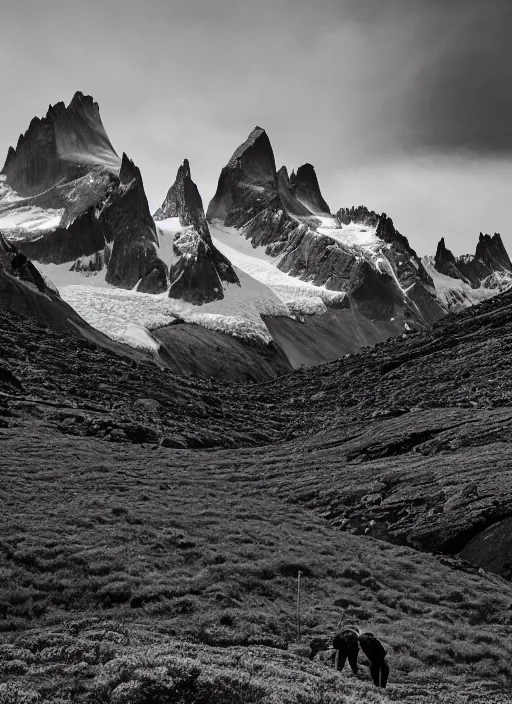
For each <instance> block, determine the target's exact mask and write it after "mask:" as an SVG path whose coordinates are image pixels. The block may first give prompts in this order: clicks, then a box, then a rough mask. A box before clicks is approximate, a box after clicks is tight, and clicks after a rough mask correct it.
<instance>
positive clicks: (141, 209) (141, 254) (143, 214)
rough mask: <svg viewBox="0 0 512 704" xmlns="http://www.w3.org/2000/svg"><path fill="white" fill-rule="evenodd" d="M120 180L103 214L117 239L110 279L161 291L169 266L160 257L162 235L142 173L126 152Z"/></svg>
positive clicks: (110, 236)
mask: <svg viewBox="0 0 512 704" xmlns="http://www.w3.org/2000/svg"><path fill="white" fill-rule="evenodd" d="M119 180H120V188H119V189H118V191H117V192H116V194H115V197H114V198H113V199H112V201H111V203H110V204H109V206H108V207H107V208H105V209H104V211H103V212H102V214H101V216H100V219H101V221H102V226H103V229H104V231H105V235H106V236H105V240H106V241H108V242H110V241H113V245H112V254H111V256H110V260H109V263H108V270H107V276H106V281H107V283H109V284H112V285H114V286H119V287H121V288H133V287H134V286H136V285H137V284H138V282H140V284H139V286H140V287H141V289H140V290H145V291H146V292H147V293H161V292H162V291H164V290H166V288H167V271H166V266H165V264H163V262H160V260H159V259H158V254H157V248H158V235H157V233H156V228H155V224H154V222H153V218H152V217H151V214H150V212H149V206H148V201H147V198H146V194H145V192H144V185H143V183H142V176H141V174H140V171H139V169H138V168H137V167H136V166H135V164H134V163H133V162H132V161H131V160H130V159H128V157H127V156H126V154H123V162H122V166H121V171H120V173H119ZM155 272H157V273H155ZM148 276H150V277H151V285H150V284H149V282H148V281H147V280H146V277H148ZM148 289H150V290H148Z"/></svg>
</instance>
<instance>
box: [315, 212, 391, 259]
mask: <svg viewBox="0 0 512 704" xmlns="http://www.w3.org/2000/svg"><path fill="white" fill-rule="evenodd" d="M315 217H317V216H315ZM318 219H319V220H321V221H322V227H319V228H318V230H317V232H318V233H319V234H320V235H326V236H327V237H332V239H333V240H335V241H336V242H339V243H340V244H344V245H346V246H347V247H359V248H361V249H365V250H370V252H371V253H374V252H375V251H376V250H377V249H378V248H379V247H381V246H382V245H383V244H384V243H383V242H382V240H380V239H379V238H378V237H377V235H376V234H375V233H376V228H374V227H373V228H372V227H368V226H367V225H360V224H358V223H354V222H351V223H350V225H342V226H341V227H340V226H339V225H337V221H336V220H335V218H332V219H331V218H326V217H322V218H318Z"/></svg>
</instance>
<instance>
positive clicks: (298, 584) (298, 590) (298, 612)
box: [297, 570, 302, 640]
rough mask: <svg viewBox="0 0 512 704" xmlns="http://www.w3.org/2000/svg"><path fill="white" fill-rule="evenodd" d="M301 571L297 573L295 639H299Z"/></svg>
mask: <svg viewBox="0 0 512 704" xmlns="http://www.w3.org/2000/svg"><path fill="white" fill-rule="evenodd" d="M301 575H302V572H301V571H300V570H299V571H298V573H297V640H300V578H301Z"/></svg>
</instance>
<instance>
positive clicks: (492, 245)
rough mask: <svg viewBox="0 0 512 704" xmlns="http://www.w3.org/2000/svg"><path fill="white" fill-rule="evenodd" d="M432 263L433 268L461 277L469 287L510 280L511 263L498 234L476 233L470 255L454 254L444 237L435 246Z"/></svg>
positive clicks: (493, 285) (485, 285)
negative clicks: (475, 241)
mask: <svg viewBox="0 0 512 704" xmlns="http://www.w3.org/2000/svg"><path fill="white" fill-rule="evenodd" d="M434 266H435V268H436V270H437V271H439V272H440V273H441V274H445V275H446V276H451V277H452V278H454V279H461V280H462V281H464V282H465V283H467V284H469V285H471V286H472V287H473V288H480V286H484V287H488V288H493V289H494V288H500V287H502V286H503V285H508V284H509V283H510V281H511V280H512V262H511V261H510V257H509V256H508V253H507V250H506V249H505V246H504V244H503V241H502V239H501V235H499V234H498V233H495V234H494V235H493V236H491V235H484V234H483V233H482V232H481V233H480V235H479V238H478V243H477V245H476V251H475V254H474V255H471V254H464V255H462V256H460V257H455V256H454V255H453V254H452V252H451V251H450V250H449V249H448V248H447V247H446V244H445V241H444V237H442V238H441V240H440V242H439V244H438V245H437V251H436V256H435V259H434Z"/></svg>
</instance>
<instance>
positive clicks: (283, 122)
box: [0, 0, 512, 255]
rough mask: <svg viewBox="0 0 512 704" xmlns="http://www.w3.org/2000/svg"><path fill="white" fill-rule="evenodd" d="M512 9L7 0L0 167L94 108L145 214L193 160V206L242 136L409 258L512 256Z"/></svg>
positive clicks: (386, 3) (208, 191) (383, 2)
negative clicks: (62, 122)
mask: <svg viewBox="0 0 512 704" xmlns="http://www.w3.org/2000/svg"><path fill="white" fill-rule="evenodd" d="M511 36H512V0H307V1H306V0H250V1H249V0H87V2H85V1H83V0H79V1H77V0H44V2H43V0H2V2H1V4H0V59H1V64H0V70H1V73H0V75H1V86H2V89H1V91H0V161H2V162H3V158H4V156H5V154H6V153H7V149H8V146H9V145H10V144H15V143H16V141H17V138H18V135H19V133H20V132H22V131H25V129H26V128H27V127H28V123H29V121H30V119H31V118H32V117H34V116H35V115H38V116H42V115H43V114H45V112H46V110H47V108H48V104H49V103H55V102H57V101H59V100H64V101H65V102H66V103H68V102H69V101H70V100H71V98H72V96H73V94H74V93H75V92H76V91H77V90H81V91H82V92H84V93H89V94H90V95H92V96H93V97H94V98H95V100H97V101H98V102H99V105H100V110H101V115H102V118H103V123H104V125H105V128H106V130H107V132H108V134H109V136H110V139H111V141H112V143H113V144H114V147H115V148H116V150H117V151H118V152H119V153H120V154H121V152H123V151H126V152H127V154H128V155H129V156H130V157H131V158H132V159H133V160H134V161H135V162H136V163H137V165H138V166H139V167H140V169H141V171H142V175H143V178H144V183H145V186H146V192H147V194H148V198H149V200H150V204H151V205H152V207H153V208H154V209H156V207H157V206H158V205H160V202H161V201H162V199H163V197H164V196H165V193H166V191H167V189H168V188H169V186H170V185H171V184H172V182H173V181H174V177H175V174H176V170H177V168H178V166H179V165H180V163H181V162H182V161H183V159H184V158H188V159H189V160H190V164H191V169H192V177H193V179H194V180H195V181H196V182H197V184H198V186H199V189H200V191H201V194H202V197H203V200H204V201H205V206H206V205H207V204H208V201H209V199H210V198H211V197H212V196H213V193H214V191H215V187H216V184H217V179H218V176H219V173H220V170H221V168H222V166H223V165H224V164H225V163H226V162H227V161H228V159H229V157H230V156H231V154H232V152H233V151H234V150H235V148H236V147H237V146H238V144H240V143H241V142H242V141H244V139H245V138H246V137H247V135H248V134H249V132H250V131H251V130H252V129H253V127H254V126H255V125H260V126H261V127H264V128H265V129H266V131H267V133H268V135H269V137H270V140H271V142H272V145H273V148H274V152H275V155H276V161H277V164H278V167H279V166H280V165H282V164H286V165H287V166H288V167H289V168H293V167H297V166H299V165H300V164H301V163H304V162H307V161H309V162H311V163H312V164H313V165H314V166H315V168H316V171H317V175H318V177H319V181H320V185H321V188H322V191H323V195H324V197H325V199H326V200H327V202H328V203H329V205H330V206H331V209H338V208H339V207H341V206H349V205H357V204H361V203H362V204H365V205H367V206H368V207H370V208H372V209H374V210H378V211H386V212H387V213H388V214H389V215H390V216H391V217H392V218H393V219H394V221H395V225H396V226H397V227H398V229H400V230H401V231H402V232H403V233H404V234H405V235H406V236H407V237H408V238H409V241H410V242H411V244H412V245H413V246H414V247H415V248H416V249H417V251H418V253H419V254H426V253H433V252H434V250H435V246H436V243H437V241H438V240H439V238H440V237H441V236H444V237H445V238H446V241H447V244H448V246H449V247H450V248H451V249H453V251H454V252H455V253H457V254H460V253H464V252H468V251H474V248H475V245H476V240H477V237H478V233H479V232H480V231H481V230H482V231H484V232H491V233H492V232H494V231H500V232H501V233H502V235H503V237H504V241H505V244H506V246H507V247H508V249H509V252H510V254H511V255H512V221H511V215H510V208H509V203H510V202H511V200H512V198H511V196H512V48H511V40H510V37H511Z"/></svg>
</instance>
